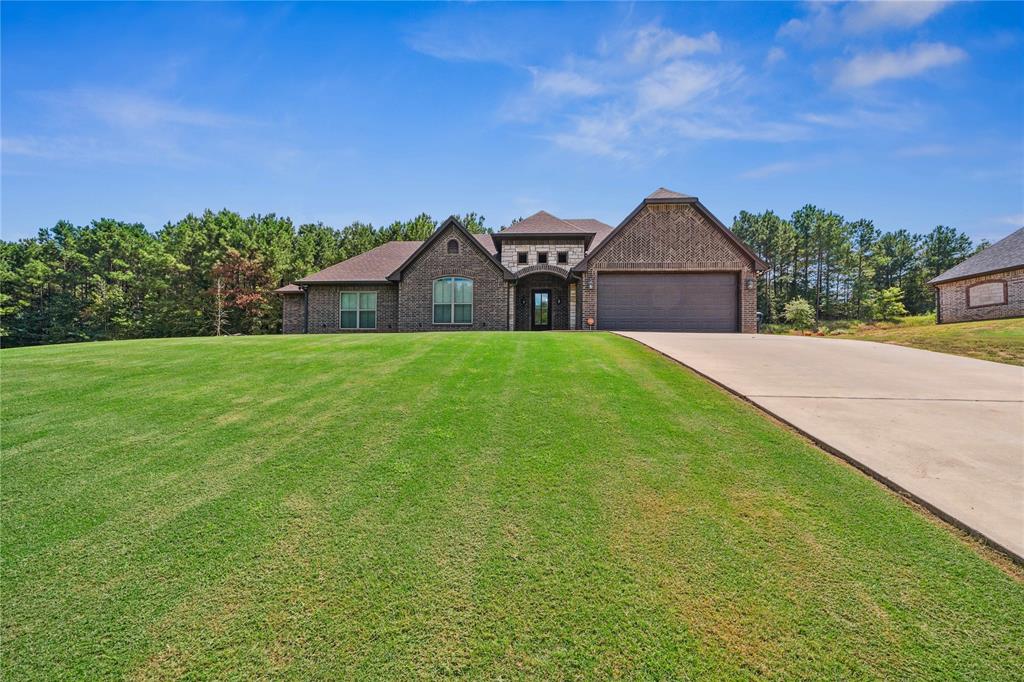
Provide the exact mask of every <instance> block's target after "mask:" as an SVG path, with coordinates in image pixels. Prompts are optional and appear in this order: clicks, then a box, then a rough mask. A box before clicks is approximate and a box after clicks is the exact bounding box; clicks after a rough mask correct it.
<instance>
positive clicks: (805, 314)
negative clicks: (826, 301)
mask: <svg viewBox="0 0 1024 682" xmlns="http://www.w3.org/2000/svg"><path fill="white" fill-rule="evenodd" d="M782 316H783V317H784V318H785V319H786V322H788V323H790V324H791V325H793V328H794V329H812V328H813V327H814V322H815V320H814V308H812V307H811V304H810V303H808V302H807V301H805V300H804V299H802V298H794V299H793V300H792V301H789V302H788V303H786V307H785V308H783V310H782Z"/></svg>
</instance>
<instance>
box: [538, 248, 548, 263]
mask: <svg viewBox="0 0 1024 682" xmlns="http://www.w3.org/2000/svg"><path fill="white" fill-rule="evenodd" d="M537 262H538V263H547V262H548V252H547V251H538V252H537Z"/></svg>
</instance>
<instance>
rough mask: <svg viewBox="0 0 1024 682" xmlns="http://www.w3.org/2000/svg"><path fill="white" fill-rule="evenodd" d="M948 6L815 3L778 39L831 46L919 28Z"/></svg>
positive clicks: (789, 23) (781, 30) (786, 26)
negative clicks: (844, 38)
mask: <svg viewBox="0 0 1024 682" xmlns="http://www.w3.org/2000/svg"><path fill="white" fill-rule="evenodd" d="M948 4H949V3H947V2H923V1H910V2H906V1H896V0H892V1H883V2H850V3H846V4H839V3H826V2H812V3H807V5H805V6H806V7H807V11H806V13H805V14H804V16H802V17H797V18H793V19H790V20H788V21H787V22H785V23H784V24H782V26H780V27H779V30H778V32H777V34H776V35H777V36H778V37H779V38H789V39H797V40H805V41H807V42H809V43H816V44H828V43H831V42H832V41H834V40H835V38H836V36H838V35H844V34H845V35H861V34H864V33H869V32H879V31H890V30H900V29H908V28H913V27H915V26H919V25H920V24H923V23H924V22H926V21H928V20H929V19H931V18H932V17H933V16H935V15H936V14H938V13H939V12H941V11H942V10H943V9H945V8H946V6H947V5H948Z"/></svg>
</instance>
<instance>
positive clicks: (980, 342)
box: [843, 317, 1024, 365]
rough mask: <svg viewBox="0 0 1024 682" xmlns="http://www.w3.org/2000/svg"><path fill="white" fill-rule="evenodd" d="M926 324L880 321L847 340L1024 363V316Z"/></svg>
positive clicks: (859, 329) (858, 329)
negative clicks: (860, 340)
mask: <svg viewBox="0 0 1024 682" xmlns="http://www.w3.org/2000/svg"><path fill="white" fill-rule="evenodd" d="M909 319H910V320H911V321H919V320H921V319H926V323H924V324H902V325H901V324H885V323H882V324H879V325H862V326H859V327H855V328H852V329H851V330H850V333H848V334H845V335H843V338H844V339H862V340H865V341H881V342H883V343H895V344H898V345H900V346H911V347H913V348H923V349H925V350H934V351H938V352H940V353H953V354H954V355H966V356H967V357H970V358H978V359H980V360H992V361H993V362H1005V363H1009V364H1011V365H1024V318H1019V317H1018V318H1015V319H1011V320H986V321H984V322H959V323H956V324H939V325H937V324H935V318H934V317H931V318H930V320H927V318H909Z"/></svg>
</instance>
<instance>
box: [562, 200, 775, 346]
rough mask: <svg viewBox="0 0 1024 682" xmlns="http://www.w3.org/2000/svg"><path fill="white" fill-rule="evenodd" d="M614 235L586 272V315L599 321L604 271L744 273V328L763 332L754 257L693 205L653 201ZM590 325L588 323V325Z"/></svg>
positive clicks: (584, 313) (746, 331)
mask: <svg viewBox="0 0 1024 682" xmlns="http://www.w3.org/2000/svg"><path fill="white" fill-rule="evenodd" d="M616 232H617V233H618V234H614V233H613V235H612V236H610V237H608V239H609V241H608V243H607V246H606V247H605V248H603V249H602V250H601V252H600V253H598V254H597V257H596V258H592V259H591V260H590V261H589V262H588V263H587V270H586V272H585V273H583V282H582V284H581V287H580V288H581V290H582V304H581V312H580V317H581V319H582V320H584V321H585V320H586V319H587V318H588V317H592V318H594V319H595V320H596V319H597V285H598V280H599V279H600V273H601V271H602V270H615V271H620V272H621V271H623V270H635V271H666V270H671V271H675V272H687V271H692V272H700V271H708V270H718V271H722V270H728V271H735V272H739V273H740V328H741V331H742V332H744V333H750V334H752V333H754V332H756V331H757V291H756V287H753V288H751V289H749V290H748V289H747V288H746V287H745V286H744V282H745V281H746V280H747V279H753V278H756V274H755V271H754V262H753V260H752V259H751V258H750V257H749V256H748V255H747V254H745V253H744V252H743V251H742V250H741V249H740V248H739V247H737V246H736V245H735V244H734V243H733V242H732V241H731V240H729V238H728V237H726V236H725V235H723V234H722V233H721V232H720V231H719V230H718V228H717V227H716V226H715V225H714V224H713V223H712V222H711V221H710V220H709V219H708V218H706V217H705V216H704V215H702V214H701V213H700V212H699V211H697V209H695V208H694V207H693V206H692V205H690V204H649V205H647V206H644V207H643V208H642V209H640V211H639V212H638V213H637V214H636V215H635V216H633V219H632V220H631V221H630V222H629V223H627V224H626V225H623V226H622V227H620V228H618V229H617V230H616ZM584 328H585V327H584Z"/></svg>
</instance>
